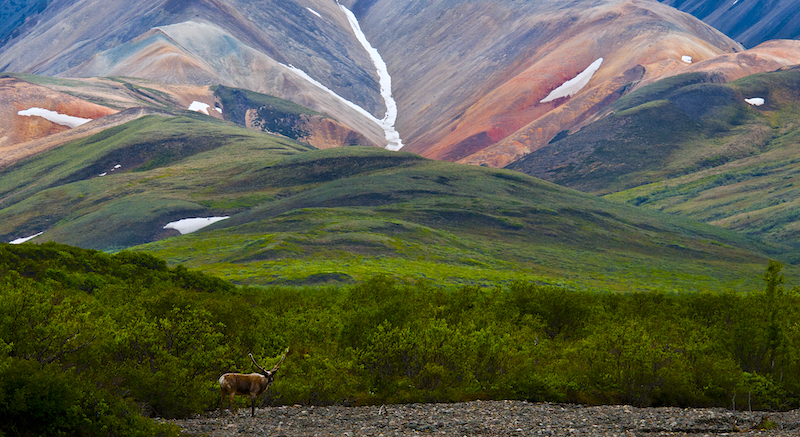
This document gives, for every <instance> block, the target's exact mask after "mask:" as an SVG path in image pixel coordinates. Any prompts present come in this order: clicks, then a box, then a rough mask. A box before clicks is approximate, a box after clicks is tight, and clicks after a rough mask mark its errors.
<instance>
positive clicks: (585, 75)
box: [539, 58, 603, 103]
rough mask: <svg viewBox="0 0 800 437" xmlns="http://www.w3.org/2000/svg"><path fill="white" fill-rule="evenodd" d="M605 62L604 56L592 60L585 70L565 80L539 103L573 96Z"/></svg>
mask: <svg viewBox="0 0 800 437" xmlns="http://www.w3.org/2000/svg"><path fill="white" fill-rule="evenodd" d="M602 63H603V58H599V59H597V60H596V61H594V62H592V64H591V65H589V66H588V67H587V68H586V69H585V70H583V71H582V72H581V73H580V74H578V75H577V76H575V77H573V78H572V79H570V80H568V81H566V82H564V83H563V84H561V86H559V87H558V88H556V89H554V90H553V91H550V94H548V95H547V97H545V98H543V99H542V100H541V101H540V102H539V103H547V102H551V101H553V100H555V99H560V98H562V97H572V96H574V95H575V94H576V93H577V92H578V91H580V90H581V89H583V87H585V86H586V84H588V83H589V81H590V80H592V76H594V73H595V72H597V70H598V69H600V65H601V64H602Z"/></svg>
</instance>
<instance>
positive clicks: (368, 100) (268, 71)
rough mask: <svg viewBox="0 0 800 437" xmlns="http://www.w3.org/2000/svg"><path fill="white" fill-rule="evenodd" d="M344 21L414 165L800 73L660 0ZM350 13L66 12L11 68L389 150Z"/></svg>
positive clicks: (586, 1)
mask: <svg viewBox="0 0 800 437" xmlns="http://www.w3.org/2000/svg"><path fill="white" fill-rule="evenodd" d="M341 6H344V7H346V8H349V9H350V10H352V12H353V13H354V14H355V17H356V18H357V21H358V24H359V26H360V29H361V30H363V33H364V35H365V37H366V39H367V40H368V44H369V45H371V46H372V47H374V48H375V49H377V52H378V53H379V54H380V56H381V57H382V59H381V61H382V62H385V65H386V70H387V72H388V74H389V75H390V76H391V87H390V88H391V92H392V94H393V99H394V101H395V102H396V105H397V116H396V121H395V122H394V125H393V126H392V128H396V131H397V132H398V133H399V135H400V137H401V139H402V143H403V144H404V145H405V147H404V148H403V150H405V151H410V152H415V153H418V154H421V155H423V156H426V157H430V158H435V159H442V160H449V161H457V162H462V163H469V164H485V165H490V166H495V167H504V166H506V165H507V164H509V163H511V162H513V161H515V160H517V159H519V158H521V157H522V156H525V155H526V154H528V153H530V152H532V151H534V150H537V149H539V148H541V147H544V146H546V145H547V144H548V143H549V142H550V141H552V140H553V139H554V138H555V137H556V136H557V135H559V134H562V133H564V132H566V131H574V130H575V129H578V128H580V127H581V126H583V125H585V124H586V123H588V122H590V121H592V120H594V119H596V118H597V117H599V116H602V115H603V114H604V113H605V111H606V108H607V107H608V105H609V104H611V103H613V102H614V101H615V100H616V99H618V98H619V97H621V96H622V95H624V94H626V93H628V92H630V91H632V90H634V89H637V88H639V87H641V86H643V85H645V84H648V83H652V82H654V81H656V80H659V79H663V78H665V77H670V76H673V75H676V74H681V73H685V72H690V71H700V70H702V71H707V72H709V71H715V72H718V73H719V74H720V75H721V77H724V78H726V80H730V79H732V78H736V77H741V76H743V75H745V74H752V73H757V72H762V71H769V70H772V69H775V68H778V67H780V66H784V65H789V64H791V63H794V62H798V61H800V59H798V56H797V51H796V50H795V49H794V48H793V47H792V45H791V43H787V42H768V43H765V44H763V45H761V46H758V47H756V48H753V49H751V50H748V51H744V47H742V46H741V45H740V44H739V43H737V42H735V41H733V40H731V39H730V38H728V37H726V36H725V35H723V34H722V33H720V32H719V31H717V30H715V29H714V28H712V27H710V26H709V25H707V24H705V23H703V22H702V21H700V20H699V19H697V18H695V17H693V16H691V15H689V14H686V13H683V12H680V11H678V10H677V9H675V8H673V7H671V6H668V5H666V4H664V3H659V2H655V1H650V0H578V1H574V2H568V3H565V2H563V1H557V0H538V1H529V2H521V1H514V0H500V1H496V0H495V1H489V0H475V1H470V2H462V1H457V0H437V1H435V2H414V1H411V0H341ZM347 12H348V11H346V10H344V9H342V8H341V7H340V5H339V4H337V2H332V1H328V0H202V1H195V2H192V1H184V0H131V1H130V2H125V3H123V2H119V1H108V2H103V3H102V4H99V3H98V2H95V1H93V0H75V1H74V2H70V4H67V2H53V3H52V4H51V5H49V6H48V7H47V8H46V9H45V10H44V11H43V12H41V13H40V14H39V15H38V16H37V19H36V20H30V23H31V24H30V25H29V26H24V27H22V28H20V29H19V31H18V32H15V33H14V35H17V36H15V37H13V38H11V39H9V40H8V41H5V42H3V43H2V46H0V65H3V66H4V67H3V68H4V69H5V70H8V71H21V72H29V73H36V74H45V75H53V76H61V77H96V76H126V77H136V78H140V79H145V80H148V81H152V82H153V83H161V84H166V85H160V86H155V85H152V86H150V87H151V88H156V89H160V90H161V89H163V88H164V87H165V86H167V85H169V86H185V85H191V86H195V87H210V86H215V85H223V86H227V87H234V88H239V89H246V90H251V91H255V92H258V93H262V94H267V95H272V96H276V97H279V98H281V99H285V100H290V101H292V102H295V103H298V104H300V105H302V106H304V107H307V108H310V109H312V110H313V111H315V112H317V113H321V114H324V115H325V116H326V117H328V118H329V119H330V120H335V123H336V124H338V125H340V127H339V128H337V129H339V130H338V131H337V132H336V133H335V134H334V133H333V131H332V130H331V129H333V128H334V125H332V124H330V123H332V122H326V124H325V125H324V126H323V125H319V124H317V125H316V126H317V127H318V128H320V129H322V131H321V132H319V133H316V134H315V135H316V138H317V139H315V140H314V141H316V142H317V143H318V144H319V145H320V146H324V147H327V146H330V145H336V144H342V143H344V144H346V143H348V142H350V141H357V143H358V144H375V145H378V146H383V145H385V144H387V141H388V140H387V138H388V135H389V134H390V132H389V131H387V130H386V126H385V125H382V124H381V123H382V121H381V119H382V118H383V117H384V115H385V114H387V113H390V112H392V111H390V110H389V106H391V105H390V104H389V103H386V102H388V100H386V98H385V96H384V95H383V94H381V83H382V81H383V79H382V78H381V74H380V70H381V69H380V68H379V67H378V66H377V65H379V64H376V63H375V59H374V58H373V55H372V54H370V50H368V49H367V48H366V47H365V46H364V45H363V43H364V42H363V41H361V40H360V38H359V35H358V32H357V31H356V30H355V28H354V27H353V25H352V22H351V21H350V20H349V17H348V15H347ZM87 17H88V18H87ZM82 20H84V21H85V20H88V22H89V24H91V25H92V26H94V27H95V28H96V29H97V30H96V31H93V32H84V31H80V32H70V29H78V28H81V29H82V28H83V27H85V26H83V24H85V23H83V21H82ZM82 23H83V24H82ZM82 26H83V27H82ZM126 80H128V79H126ZM145 97H146V96H145ZM184 100H185V99H184ZM184 100H181V102H182V104H184V105H185V104H186V103H187V102H186V101H184ZM200 101H203V102H204V103H206V104H209V105H211V104H213V103H214V102H213V101H204V100H200ZM188 103H191V102H188ZM126 107H127V106H126ZM212 115H214V114H212ZM315 129H316V128H315ZM334 130H336V129H334ZM325 132H328V133H327V134H326V133H325ZM350 132H355V133H357V134H358V136H360V137H363V138H359V139H357V140H356V139H354V138H355V137H353V138H351V137H350V136H351V133H350ZM323 137H324V139H319V138H323ZM309 138H311V137H309ZM334 138H339V139H336V140H334Z"/></svg>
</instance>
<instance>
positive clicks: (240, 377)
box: [219, 348, 289, 416]
mask: <svg viewBox="0 0 800 437" xmlns="http://www.w3.org/2000/svg"><path fill="white" fill-rule="evenodd" d="M287 353H289V348H286V352H284V353H283V356H282V357H281V360H280V361H278V364H276V365H275V367H273V368H272V370H266V369H264V368H263V367H261V366H259V365H258V363H256V359H255V358H253V354H249V355H250V359H251V360H253V364H255V366H256V367H257V368H258V369H259V370H261V373H226V374H224V375H222V376H220V377H219V395H220V398H221V405H224V404H225V398H228V401H229V403H230V409H231V411H233V398H234V396H236V395H241V396H244V395H249V396H250V414H251V415H252V416H255V415H256V398H258V396H259V395H261V393H264V392H265V391H267V389H268V388H269V386H270V384H272V381H274V380H275V373H276V372H277V371H278V367H280V365H281V363H283V360H284V359H286V354H287Z"/></svg>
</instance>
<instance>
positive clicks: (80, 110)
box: [0, 77, 117, 153]
mask: <svg viewBox="0 0 800 437" xmlns="http://www.w3.org/2000/svg"><path fill="white" fill-rule="evenodd" d="M33 107H35V108H42V109H47V110H50V111H55V112H58V113H59V114H65V115H70V116H73V117H80V118H91V119H97V118H101V117H104V116H106V115H110V114H114V113H116V112H117V111H116V110H114V109H111V108H107V107H105V106H100V105H97V104H94V103H91V102H87V101H85V100H81V99H79V98H76V97H72V96H70V95H68V94H64V93H61V92H58V91H53V90H51V89H49V88H46V87H43V86H39V85H34V84H32V83H29V82H25V81H22V80H19V79H15V78H12V77H4V78H0V150H5V151H6V153H8V150H7V148H8V147H13V146H14V145H16V144H19V143H23V142H26V141H30V140H35V139H38V138H42V137H46V136H48V135H52V134H55V133H58V132H64V131H67V130H69V129H70V127H67V126H63V125H60V124H57V123H53V122H51V121H48V120H47V119H45V118H43V117H38V116H23V115H19V114H18V112H19V111H23V110H26V109H29V108H33Z"/></svg>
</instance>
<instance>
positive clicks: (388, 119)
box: [337, 2, 403, 151]
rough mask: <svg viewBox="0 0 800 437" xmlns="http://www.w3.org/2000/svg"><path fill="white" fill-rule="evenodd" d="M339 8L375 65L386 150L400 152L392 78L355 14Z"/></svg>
mask: <svg viewBox="0 0 800 437" xmlns="http://www.w3.org/2000/svg"><path fill="white" fill-rule="evenodd" d="M337 4H338V2H337ZM339 7H340V8H341V9H342V11H343V12H344V13H345V15H347V21H349V22H350V27H352V28H353V32H354V33H355V34H356V38H358V42H360V43H361V45H362V46H364V49H365V50H366V51H367V53H368V54H369V57H370V59H371V60H372V63H373V64H375V68H376V69H377V70H378V78H379V79H380V84H381V97H383V100H384V102H386V114H385V115H384V117H383V119H382V120H380V123H379V124H380V125H381V127H382V128H383V130H384V132H386V141H387V142H388V144H387V145H386V148H387V149H389V150H395V151H397V150H400V149H402V148H403V140H401V139H400V133H399V132H397V130H396V129H395V128H394V124H395V121H396V120H397V102H395V100H394V98H393V97H392V77H391V76H390V75H389V70H388V68H387V67H386V62H384V61H383V58H382V57H381V54H380V53H379V52H378V49H376V48H374V47H372V45H371V44H370V43H369V41H368V40H367V36H366V35H364V32H363V31H362V30H361V25H359V24H358V19H357V18H356V16H355V14H353V12H351V11H350V10H349V9H347V8H346V7H344V6H343V5H341V4H339Z"/></svg>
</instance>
